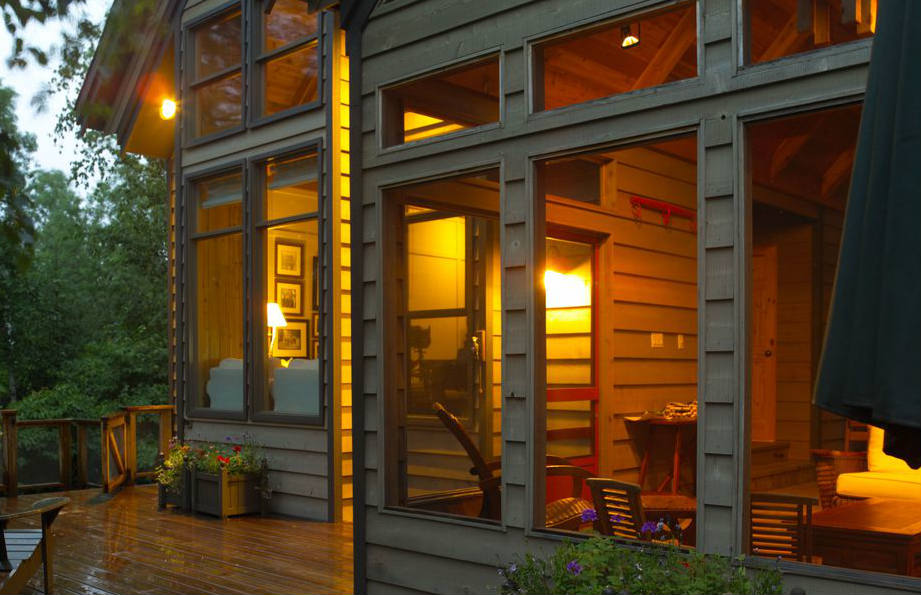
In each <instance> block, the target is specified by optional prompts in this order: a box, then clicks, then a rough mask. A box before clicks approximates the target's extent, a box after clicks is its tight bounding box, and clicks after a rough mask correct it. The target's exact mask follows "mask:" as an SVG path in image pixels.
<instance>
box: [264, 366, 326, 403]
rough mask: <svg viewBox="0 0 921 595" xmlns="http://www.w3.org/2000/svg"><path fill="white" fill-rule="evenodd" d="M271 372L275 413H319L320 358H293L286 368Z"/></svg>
mask: <svg viewBox="0 0 921 595" xmlns="http://www.w3.org/2000/svg"><path fill="white" fill-rule="evenodd" d="M273 372H274V379H273V382H272V398H273V400H274V402H275V409H274V411H275V412H276V413H293V414H297V415H320V360H316V359H293V360H291V363H290V364H288V367H287V368H275V369H274V371H273Z"/></svg>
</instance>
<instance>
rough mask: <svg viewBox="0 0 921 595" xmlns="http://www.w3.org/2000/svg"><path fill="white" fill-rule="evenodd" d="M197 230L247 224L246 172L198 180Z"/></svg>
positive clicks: (196, 192)
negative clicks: (244, 175)
mask: <svg viewBox="0 0 921 595" xmlns="http://www.w3.org/2000/svg"><path fill="white" fill-rule="evenodd" d="M195 195H196V200H195V202H196V205H197V206H198V209H197V212H196V217H195V231H196V232H206V231H217V230H220V229H227V228H230V227H237V226H239V225H242V224H243V215H242V213H243V210H242V207H243V174H241V173H240V172H233V173H230V174H222V175H220V176H217V177H213V178H209V179H207V180H200V181H198V182H195Z"/></svg>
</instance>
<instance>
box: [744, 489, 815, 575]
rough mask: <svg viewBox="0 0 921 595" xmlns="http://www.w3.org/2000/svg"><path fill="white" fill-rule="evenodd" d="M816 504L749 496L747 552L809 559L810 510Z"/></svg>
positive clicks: (801, 499)
mask: <svg viewBox="0 0 921 595" xmlns="http://www.w3.org/2000/svg"><path fill="white" fill-rule="evenodd" d="M817 503H818V501H817V500H816V499H815V498H810V497H808V496H791V495H787V494H764V493H762V494H752V495H751V506H750V512H751V536H750V542H749V545H750V546H751V547H750V551H751V553H752V554H754V555H756V556H765V557H769V558H777V557H780V558H784V559H786V560H796V561H799V562H803V561H806V562H808V561H810V560H811V559H812V507H813V506H815V505H816V504H817Z"/></svg>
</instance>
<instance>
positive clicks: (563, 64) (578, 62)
mask: <svg viewBox="0 0 921 595" xmlns="http://www.w3.org/2000/svg"><path fill="white" fill-rule="evenodd" d="M534 73H535V75H534V81H533V82H534V86H533V103H534V111H543V110H551V109H555V108H558V107H563V106H566V105H572V104H575V103H582V102H585V101H590V100H592V99H598V98H601V97H608V96H611V95H617V94H619V93H626V92H627V91H635V90H637V89H644V88H646V87H654V86H656V85H661V84H663V83H668V82H671V81H678V80H682V79H687V78H693V77H695V76H697V11H696V4H695V3H683V4H679V5H678V6H673V7H669V8H668V9H665V10H662V11H658V12H654V13H646V14H641V15H638V16H632V17H629V18H623V19H618V20H616V21H612V22H607V23H604V24H602V25H599V26H596V27H591V28H589V29H583V30H580V31H578V32H576V33H568V34H566V35H564V36H561V37H556V38H554V39H551V40H549V41H544V42H540V43H538V44H536V45H535V46H534Z"/></svg>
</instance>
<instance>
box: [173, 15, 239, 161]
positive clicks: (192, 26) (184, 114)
mask: <svg viewBox="0 0 921 595" xmlns="http://www.w3.org/2000/svg"><path fill="white" fill-rule="evenodd" d="M245 4H247V3H245V2H243V1H242V0H232V1H231V2H228V3H226V4H222V5H221V6H218V7H216V8H215V9H214V10H211V11H208V12H206V13H205V14H203V15H201V16H199V17H197V18H195V19H192V20H191V21H189V22H188V23H184V24H183V26H182V38H183V40H184V43H183V46H184V47H183V49H184V52H183V57H182V61H181V70H182V72H183V76H182V85H181V89H182V97H183V98H187V100H186V101H184V102H183V103H184V104H186V105H191V106H193V107H190V108H187V109H183V110H182V111H181V112H180V117H181V118H182V126H181V129H182V138H183V141H184V142H183V148H189V147H195V146H198V145H202V144H205V143H208V142H211V141H215V140H219V139H222V138H225V137H228V136H232V135H234V134H237V133H239V132H242V131H243V130H245V129H246V118H247V108H248V106H247V103H248V101H247V97H246V95H247V93H246V88H247V83H248V78H249V73H248V70H249V68H248V64H247V60H246V46H247V43H246V37H247V18H246V13H247V10H246V6H245ZM235 11H239V13H240V29H241V31H242V36H241V39H240V65H239V66H236V67H232V68H226V69H224V70H222V71H220V72H217V73H213V74H211V75H209V76H207V77H205V78H203V79H201V80H193V78H192V73H194V72H195V32H196V30H197V29H199V28H201V27H203V26H206V25H207V24H208V23H209V22H211V21H214V20H216V19H219V18H221V17H223V16H225V15H228V14H231V13H233V12H235ZM237 71H239V73H240V84H241V87H242V89H241V91H242V92H241V93H240V124H238V125H237V126H233V127H231V128H226V129H224V130H219V131H217V132H212V133H210V134H206V135H201V136H196V135H195V119H196V117H197V115H198V114H197V112H196V110H195V107H194V106H195V102H196V101H195V97H196V96H195V93H196V92H197V91H198V90H199V89H200V88H202V87H204V86H206V85H207V84H209V83H213V82H216V81H220V80H223V79H225V78H230V77H231V76H232V73H233V72H237Z"/></svg>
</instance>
